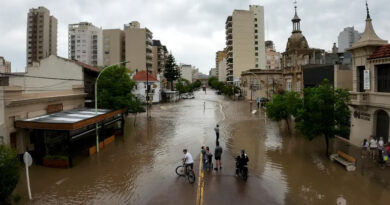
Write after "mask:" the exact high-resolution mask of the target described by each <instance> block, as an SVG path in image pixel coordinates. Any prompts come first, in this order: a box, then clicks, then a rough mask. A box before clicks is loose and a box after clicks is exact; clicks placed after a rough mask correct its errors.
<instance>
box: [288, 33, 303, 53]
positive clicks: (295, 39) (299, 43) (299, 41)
mask: <svg viewBox="0 0 390 205" xmlns="http://www.w3.org/2000/svg"><path fill="white" fill-rule="evenodd" d="M308 48H309V44H308V43H307V40H306V38H305V36H304V35H302V33H293V34H292V35H291V36H290V38H288V41H287V47H286V51H290V50H295V49H308Z"/></svg>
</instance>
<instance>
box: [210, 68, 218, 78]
mask: <svg viewBox="0 0 390 205" xmlns="http://www.w3.org/2000/svg"><path fill="white" fill-rule="evenodd" d="M209 76H210V77H218V76H217V68H210V71H209Z"/></svg>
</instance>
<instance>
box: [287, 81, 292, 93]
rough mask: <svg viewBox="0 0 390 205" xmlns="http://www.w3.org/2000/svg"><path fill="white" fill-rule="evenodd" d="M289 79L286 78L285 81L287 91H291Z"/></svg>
mask: <svg viewBox="0 0 390 205" xmlns="http://www.w3.org/2000/svg"><path fill="white" fill-rule="evenodd" d="M291 85H292V84H291V79H287V81H286V90H287V91H291Z"/></svg>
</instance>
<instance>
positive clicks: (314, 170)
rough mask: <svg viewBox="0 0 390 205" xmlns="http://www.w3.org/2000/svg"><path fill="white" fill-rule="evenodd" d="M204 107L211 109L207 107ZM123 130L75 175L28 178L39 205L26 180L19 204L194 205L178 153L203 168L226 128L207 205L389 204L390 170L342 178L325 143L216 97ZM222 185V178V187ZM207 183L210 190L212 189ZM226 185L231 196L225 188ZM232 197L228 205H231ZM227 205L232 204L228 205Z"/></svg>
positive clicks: (363, 167)
mask: <svg viewBox="0 0 390 205" xmlns="http://www.w3.org/2000/svg"><path fill="white" fill-rule="evenodd" d="M204 103H205V105H206V106H205V107H204ZM133 122H134V117H133V116H130V117H129V118H128V119H127V121H126V127H125V135H124V136H123V137H118V138H117V139H116V141H115V143H113V144H111V145H110V146H108V147H106V148H105V149H103V150H102V151H101V153H99V154H98V155H94V156H92V157H86V156H79V160H78V162H77V164H76V165H75V166H74V168H72V169H67V170H61V169H51V168H45V167H42V166H33V167H32V168H31V173H30V176H31V184H32V192H33V198H34V199H33V201H31V202H29V201H28V199H27V192H26V188H25V186H26V182H25V176H24V175H23V174H24V172H23V170H22V172H21V173H22V176H21V181H20V183H19V184H18V187H17V190H16V192H17V193H19V194H20V195H21V196H22V200H21V201H20V203H19V204H192V203H195V199H196V194H197V193H196V192H197V191H196V190H197V187H196V184H194V185H189V184H188V183H186V181H185V180H183V179H182V178H178V177H177V176H176V175H175V173H174V168H175V167H176V166H178V165H179V164H180V158H181V157H182V152H181V150H182V149H183V148H188V150H189V151H190V153H192V155H193V157H194V160H195V169H196V168H197V164H199V157H198V153H199V149H200V146H201V145H203V144H206V145H210V147H211V148H212V150H213V147H214V142H215V141H214V140H215V134H214V131H213V127H214V126H215V124H216V123H219V124H220V125H221V137H220V138H221V139H220V142H221V145H222V147H223V148H224V150H225V152H224V155H223V163H224V170H223V174H224V175H223V177H220V176H218V175H217V174H210V175H209V176H208V177H209V178H208V179H218V180H220V182H219V181H218V180H217V181H215V182H214V181H212V180H209V183H206V184H208V185H206V187H205V204H211V203H215V202H216V201H215V199H213V198H210V196H211V195H218V194H219V193H221V192H226V193H232V194H230V195H228V196H226V197H225V199H226V200H228V201H229V202H230V204H236V203H239V201H234V199H236V198H239V197H240V195H241V197H242V198H243V199H245V200H247V201H245V202H246V203H245V204H259V202H260V198H267V199H269V200H267V201H268V203H267V204H336V202H337V200H339V202H346V204H390V189H389V184H390V179H389V177H388V175H389V172H390V168H386V169H384V170H382V169H380V168H379V167H377V166H376V165H375V164H374V163H372V162H371V161H370V160H358V170H357V171H355V172H346V171H345V170H344V169H343V168H342V167H341V166H339V165H337V164H335V163H331V162H330V161H329V160H328V159H327V158H326V157H325V151H324V149H325V147H324V141H323V139H316V140H314V141H311V142H309V141H306V140H304V139H303V138H302V137H300V136H297V135H296V134H294V133H290V132H288V131H287V130H286V128H285V125H284V124H283V123H276V122H272V121H269V120H267V119H266V117H265V116H264V113H262V112H260V113H257V114H255V115H252V114H250V113H249V105H248V103H246V102H232V101H227V100H226V99H224V98H223V97H222V96H216V95H215V94H214V93H212V92H208V93H207V94H204V93H201V92H199V93H196V98H195V99H193V100H184V101H181V102H179V103H176V104H160V105H154V106H153V111H152V120H151V121H147V120H146V119H145V116H144V115H139V116H137V117H136V125H135V126H134V125H133ZM241 149H245V150H246V151H247V153H248V155H249V157H250V163H249V169H250V170H249V172H250V178H249V181H248V182H247V183H246V184H240V185H237V186H239V188H242V187H247V189H250V190H248V191H246V192H245V193H244V192H240V191H238V192H235V191H232V192H229V191H231V190H232V189H235V188H237V187H234V186H236V184H235V183H232V182H234V181H235V178H234V176H231V173H232V170H234V162H233V160H232V159H233V156H234V155H236V154H237V153H239V151H240V150H241ZM333 149H342V150H346V151H348V152H350V153H352V154H354V155H359V152H358V150H357V149H356V148H354V147H351V146H346V145H345V144H343V143H341V142H338V141H335V142H334V145H333ZM218 177H220V178H218ZM208 179H206V180H208ZM223 183H226V184H229V186H222V184H223ZM229 197H231V199H229ZM226 204H229V203H226ZM264 204H265V203H264Z"/></svg>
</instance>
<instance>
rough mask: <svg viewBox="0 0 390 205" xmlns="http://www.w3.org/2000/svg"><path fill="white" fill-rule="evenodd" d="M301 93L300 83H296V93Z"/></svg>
mask: <svg viewBox="0 0 390 205" xmlns="http://www.w3.org/2000/svg"><path fill="white" fill-rule="evenodd" d="M300 92H301V81H298V82H297V93H300Z"/></svg>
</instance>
